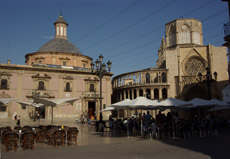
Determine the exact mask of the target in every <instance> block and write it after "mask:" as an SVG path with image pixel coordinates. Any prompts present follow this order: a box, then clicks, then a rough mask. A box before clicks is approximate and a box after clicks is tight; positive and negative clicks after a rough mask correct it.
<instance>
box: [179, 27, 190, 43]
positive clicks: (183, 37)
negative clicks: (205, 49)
mask: <svg viewBox="0 0 230 159" xmlns="http://www.w3.org/2000/svg"><path fill="white" fill-rule="evenodd" d="M179 37H180V44H187V43H190V42H191V39H190V31H189V28H188V27H187V26H186V25H183V26H182V27H181V31H180V33H179Z"/></svg>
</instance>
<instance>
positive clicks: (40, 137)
mask: <svg viewBox="0 0 230 159" xmlns="http://www.w3.org/2000/svg"><path fill="white" fill-rule="evenodd" d="M36 142H37V143H46V142H48V138H47V130H41V131H40V132H37V136H36Z"/></svg>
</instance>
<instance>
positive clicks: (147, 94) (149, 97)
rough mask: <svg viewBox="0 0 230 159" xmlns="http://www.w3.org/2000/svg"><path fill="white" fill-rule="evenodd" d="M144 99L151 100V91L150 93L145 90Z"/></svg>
mask: <svg viewBox="0 0 230 159" xmlns="http://www.w3.org/2000/svg"><path fill="white" fill-rule="evenodd" d="M146 98H148V99H151V91H150V89H147V90H146Z"/></svg>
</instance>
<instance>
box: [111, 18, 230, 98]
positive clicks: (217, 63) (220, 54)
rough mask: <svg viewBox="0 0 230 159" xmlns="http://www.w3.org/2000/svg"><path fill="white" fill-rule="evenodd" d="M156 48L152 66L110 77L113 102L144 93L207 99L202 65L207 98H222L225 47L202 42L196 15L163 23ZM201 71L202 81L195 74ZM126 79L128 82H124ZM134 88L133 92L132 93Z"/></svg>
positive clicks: (226, 80) (157, 95)
mask: <svg viewBox="0 0 230 159" xmlns="http://www.w3.org/2000/svg"><path fill="white" fill-rule="evenodd" d="M165 34H166V35H165V38H162V42H161V46H160V48H159V50H158V60H157V62H156V68H150V69H145V70H140V71H135V72H129V73H125V74H122V75H118V76H116V77H114V78H113V81H112V84H113V102H118V101H121V100H123V99H126V98H130V99H132V98H135V97H137V96H146V97H147V98H149V99H160V100H162V99H164V98H168V97H176V98H179V99H183V100H191V99H193V98H194V97H200V98H204V99H208V93H207V92H208V88H207V84H206V82H205V80H204V79H205V73H206V68H207V67H209V69H210V73H211V75H212V78H214V76H213V73H214V72H217V73H218V76H217V81H216V82H213V81H214V80H213V81H212V83H211V85H210V94H211V98H217V99H222V95H221V90H222V89H223V88H224V87H225V86H226V84H227V83H228V71H227V70H228V62H227V49H226V47H215V46H213V45H210V44H209V45H207V46H204V45H203V34H202V24H201V22H200V21H199V20H196V19H177V20H174V21H172V22H169V23H167V24H166V26H165ZM199 73H201V74H202V77H201V78H202V79H201V80H202V82H200V78H199V76H198V74H199ZM127 81H128V82H127ZM135 92H136V93H135Z"/></svg>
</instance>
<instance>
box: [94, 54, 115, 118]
mask: <svg viewBox="0 0 230 159" xmlns="http://www.w3.org/2000/svg"><path fill="white" fill-rule="evenodd" d="M95 63H96V69H94V63H93V61H92V62H91V64H90V65H91V71H92V73H95V75H96V76H98V77H99V79H100V121H101V120H102V112H101V110H102V78H103V77H104V75H106V74H108V73H109V72H110V69H111V65H112V62H111V61H110V60H109V61H108V62H107V67H108V71H107V70H106V64H105V63H103V56H102V54H100V56H99V60H98V59H97V60H96V61H95Z"/></svg>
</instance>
